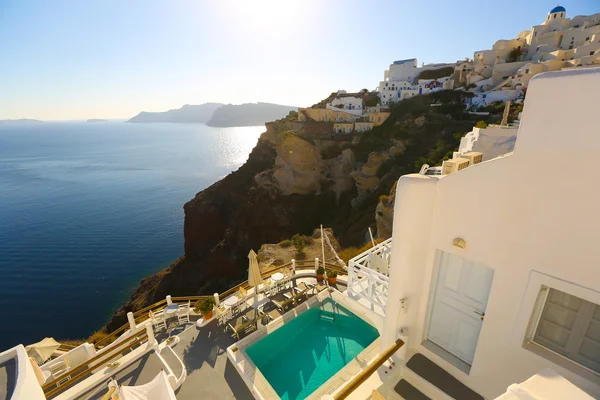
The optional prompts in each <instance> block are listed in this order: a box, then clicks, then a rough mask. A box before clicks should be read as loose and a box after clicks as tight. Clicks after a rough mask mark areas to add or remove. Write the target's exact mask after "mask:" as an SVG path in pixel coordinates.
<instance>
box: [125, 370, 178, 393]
mask: <svg viewBox="0 0 600 400" xmlns="http://www.w3.org/2000/svg"><path fill="white" fill-rule="evenodd" d="M119 398H120V399H122V400H177V399H176V398H175V391H174V390H173V388H171V385H170V384H169V380H168V378H167V374H166V373H165V371H160V372H159V373H158V375H156V377H155V378H154V379H152V380H151V381H150V382H148V383H146V384H145V385H140V386H121V388H120V390H119Z"/></svg>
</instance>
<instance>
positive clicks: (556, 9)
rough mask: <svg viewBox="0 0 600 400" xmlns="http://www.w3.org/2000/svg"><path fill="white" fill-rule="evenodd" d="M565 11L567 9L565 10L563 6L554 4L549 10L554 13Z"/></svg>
mask: <svg viewBox="0 0 600 400" xmlns="http://www.w3.org/2000/svg"><path fill="white" fill-rule="evenodd" d="M566 11H567V10H565V8H564V7H563V6H556V7H554V8H553V9H552V10H550V14H554V13H557V12H566Z"/></svg>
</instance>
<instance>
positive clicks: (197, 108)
mask: <svg viewBox="0 0 600 400" xmlns="http://www.w3.org/2000/svg"><path fill="white" fill-rule="evenodd" d="M221 106H223V104H221V103H204V104H200V105H190V104H186V105H184V106H183V107H181V108H178V109H175V110H169V111H164V112H146V111H142V112H141V113H139V114H138V115H136V116H135V117H133V118H131V119H129V120H128V121H125V122H138V123H139V122H141V123H154V122H174V123H188V124H189V123H206V122H207V121H208V120H209V119H210V118H211V117H212V115H213V112H214V111H215V110H216V109H217V108H219V107H221Z"/></svg>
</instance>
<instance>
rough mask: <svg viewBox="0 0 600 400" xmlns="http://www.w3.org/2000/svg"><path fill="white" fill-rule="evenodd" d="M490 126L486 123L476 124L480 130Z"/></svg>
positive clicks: (479, 122) (478, 122)
mask: <svg viewBox="0 0 600 400" xmlns="http://www.w3.org/2000/svg"><path fill="white" fill-rule="evenodd" d="M487 126H488V124H486V123H485V121H477V123H476V124H475V128H479V129H485V128H487Z"/></svg>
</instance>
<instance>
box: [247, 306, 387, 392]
mask: <svg viewBox="0 0 600 400" xmlns="http://www.w3.org/2000/svg"><path fill="white" fill-rule="evenodd" d="M332 304H333V303H332V302H331V300H328V299H327V300H324V301H323V307H324V309H325V310H332V308H333V307H332ZM331 315H332V312H331V311H324V312H323V316H322V315H321V310H320V309H319V308H318V307H317V308H311V309H309V310H306V311H305V312H303V313H302V314H300V315H298V316H297V317H296V318H294V319H292V320H290V321H289V322H288V323H286V324H285V325H283V326H282V327H281V328H279V329H277V330H275V331H273V332H271V333H270V334H269V335H267V336H265V337H263V338H262V339H260V340H259V341H257V342H255V343H254V344H252V345H251V346H249V347H248V348H247V349H246V354H247V355H248V357H249V358H250V359H251V360H252V362H254V364H255V365H256V367H257V368H258V369H259V370H260V371H261V373H262V374H263V376H264V377H265V378H266V379H267V381H268V382H269V384H270V385H271V386H272V387H273V389H274V390H275V392H276V393H277V395H278V396H279V397H281V398H282V399H284V400H296V399H304V398H306V397H308V396H309V395H310V394H311V393H312V392H314V391H315V390H316V389H317V388H319V387H320V386H321V385H322V384H323V383H325V382H326V381H327V380H328V379H329V378H331V377H332V376H333V375H335V374H336V373H337V372H338V371H339V370H341V369H342V368H343V367H344V366H345V365H346V364H348V363H349V362H350V361H352V359H353V358H354V357H356V356H357V355H358V354H359V353H361V352H362V351H363V350H364V349H365V348H366V347H367V346H369V345H370V344H371V343H373V341H375V339H377V337H378V336H379V333H378V332H377V329H375V328H374V327H373V326H371V325H370V324H368V323H367V322H365V321H363V320H362V319H361V318H359V317H358V316H356V315H355V314H353V313H352V312H351V311H349V310H348V309H347V308H345V307H343V306H341V305H339V304H338V309H337V312H336V313H335V321H332V320H331V318H329V317H330V316H331Z"/></svg>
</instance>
